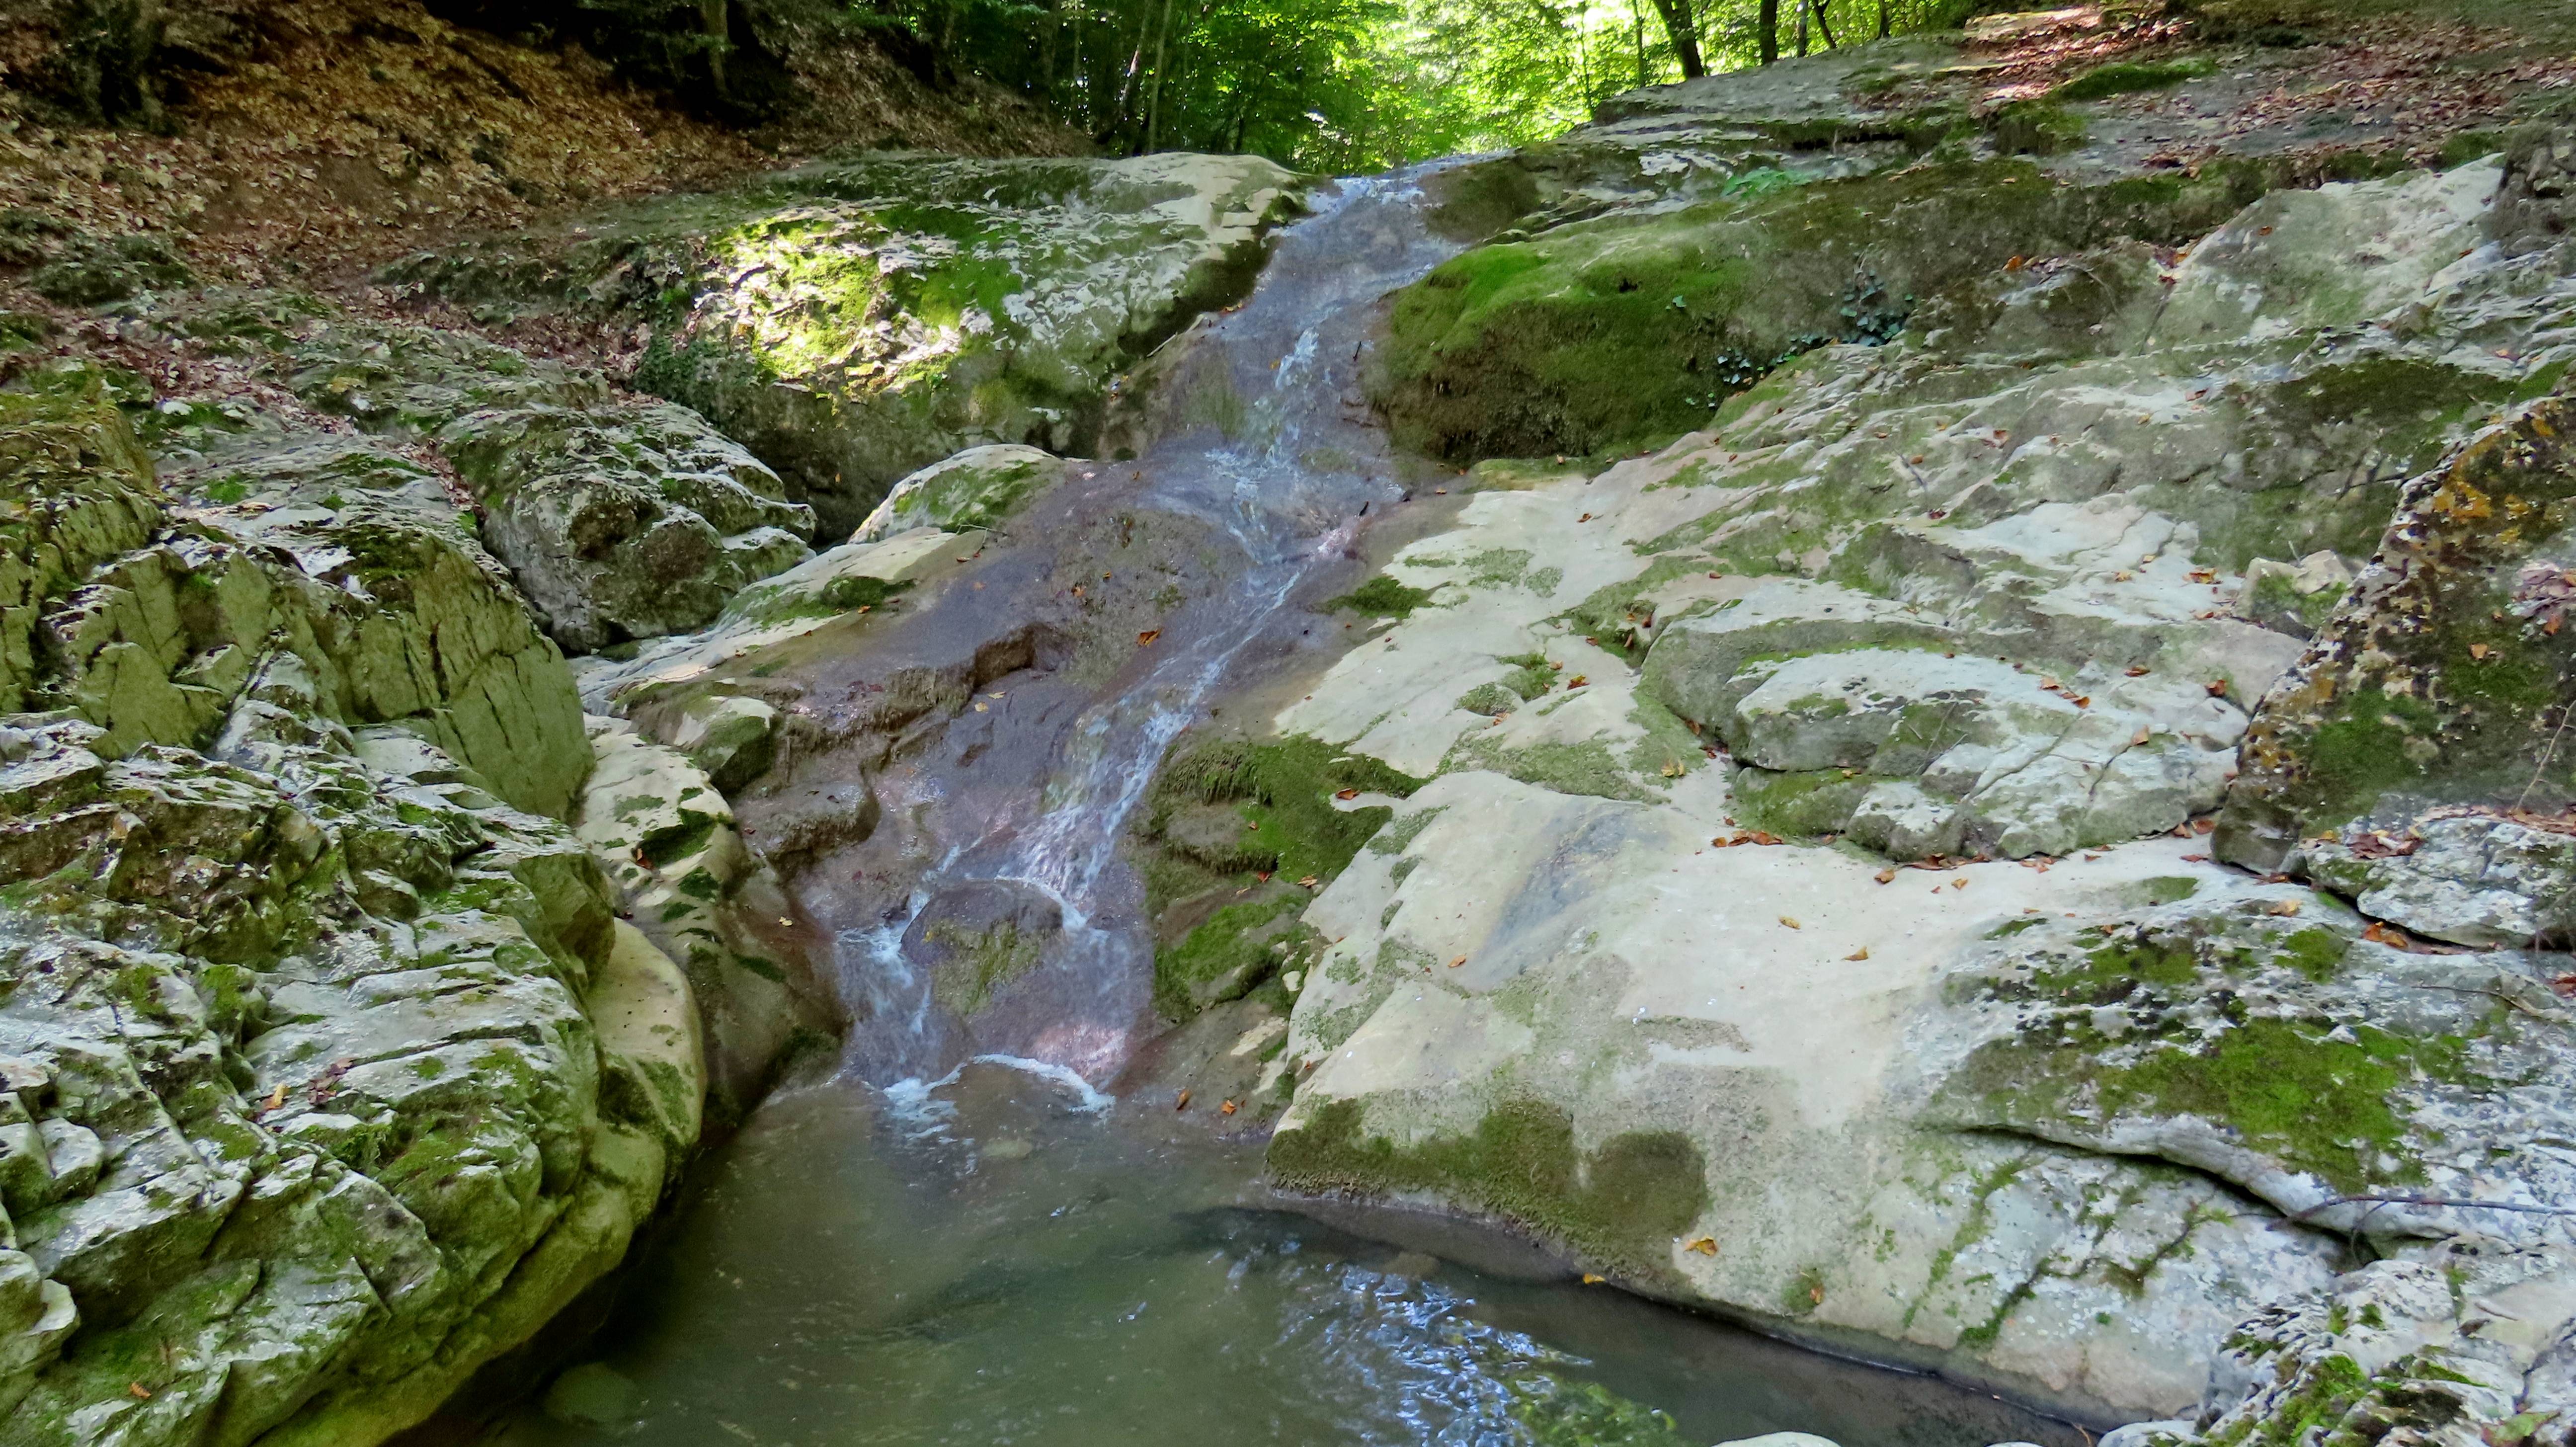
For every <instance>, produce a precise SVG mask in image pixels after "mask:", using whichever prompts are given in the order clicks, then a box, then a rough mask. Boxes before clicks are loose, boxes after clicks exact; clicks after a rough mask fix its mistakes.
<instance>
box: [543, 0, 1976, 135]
mask: <svg viewBox="0 0 2576 1447" xmlns="http://www.w3.org/2000/svg"><path fill="white" fill-rule="evenodd" d="M585 3H598V4H603V5H615V6H624V7H630V8H636V9H650V8H655V7H667V5H668V4H669V0H585ZM766 3H773V4H774V3H779V0H766ZM1778 8H1779V10H1781V11H1783V12H1788V13H1789V16H1790V18H1787V19H1784V20H1783V21H1782V24H1783V26H1784V27H1785V28H1784V29H1783V31H1782V32H1781V33H1780V35H1779V37H1778V48H1779V50H1780V52H1781V53H1782V54H1791V53H1803V51H1804V50H1805V49H1806V48H1808V45H1810V44H1812V45H1813V47H1814V48H1817V49H1822V48H1823V47H1824V46H1825V45H1826V44H1827V43H1828V42H1827V40H1826V38H1825V34H1824V28H1823V27H1817V28H1816V29H1815V30H1814V31H1813V33H1812V34H1810V33H1809V32H1808V30H1807V29H1806V28H1805V27H1804V26H1802V25H1801V24H1800V23H1799V22H1798V21H1797V20H1796V19H1795V18H1794V17H1795V12H1796V10H1797V7H1796V6H1793V5H1782V6H1780V7H1778ZM1974 8H1975V6H1974V5H1973V4H1971V3H1968V0H1886V3H1884V4H1875V3H1873V4H1867V5H1861V4H1852V3H1845V4H1842V5H1838V6H1832V7H1829V13H1834V12H1839V13H1838V14H1834V18H1833V20H1832V22H1831V23H1832V25H1833V27H1834V28H1835V31H1836V34H1835V36H1834V42H1835V43H1842V44H1849V43H1852V42H1853V41H1856V40H1863V39H1873V38H1876V35H1877V34H1878V31H1879V26H1880V22H1881V17H1884V22H1885V25H1886V28H1887V30H1888V31H1889V32H1890V33H1907V32H1913V31H1921V30H1937V29H1946V28H1950V27H1953V26H1956V25H1957V24H1958V23H1959V21H1960V19H1961V18H1962V16H1963V15H1964V14H1966V13H1967V12H1968V11H1970V10H1972V9H1974ZM1760 13H1761V7H1760V4H1759V0H1700V3H1698V4H1696V5H1692V4H1687V3H1671V4H1663V5H1647V4H1644V3H1642V0H1241V3H1230V4H1224V5H1196V6H1183V5H1174V4H1170V3H1164V0H1096V3H1090V4H1080V5H1077V4H1072V3H1068V0H892V3H890V4H886V5H884V6H883V7H882V8H878V9H872V10H868V11H865V12H862V18H863V19H864V20H866V21H867V22H869V23H873V24H879V25H886V26H894V27H900V29H901V30H902V31H903V32H905V33H906V34H907V35H908V36H910V37H912V38H914V39H915V40H916V41H917V43H919V44H921V45H923V46H926V47H927V48H928V49H929V50H931V51H933V52H935V53H936V54H937V56H938V57H939V59H940V61H941V62H942V63H945V64H953V65H954V66H955V67H956V68H957V69H959V70H962V71H966V72H969V73H972V74H976V75H980V76H983V77H985V78H987V79H990V80H994V81H998V82H1000V83H1002V84H1004V85H1006V86H1008V87H1010V88H1011V89H1013V90H1016V91H1018V92H1020V93H1021V94H1023V95H1026V96H1029V97H1031V98H1033V99H1035V100H1037V101H1038V102H1039V103H1040V104H1042V105H1043V106H1045V107H1046V108H1047V109H1048V110H1049V111H1051V112H1052V113H1054V114H1055V115H1056V116H1058V117H1059V118H1061V119H1062V120H1064V121H1065V122H1066V123H1068V124H1070V125H1072V126H1074V127H1076V128H1078V129H1080V130H1082V131H1084V132H1086V133H1088V134H1089V135H1090V136H1092V137H1093V138H1094V139H1095V140H1096V141H1097V142H1099V143H1100V144H1101V145H1102V146H1103V147H1104V148H1105V149H1108V150H1112V151H1150V150H1204V151H1251V152H1256V153H1259V154H1261V155H1266V156H1269V157H1271V158H1273V159H1275V160H1278V161H1281V162H1283V163H1285V164H1288V165H1292V166H1297V167H1300V168H1303V169H1309V170H1319V171H1334V172H1352V171H1368V170H1375V169H1379V168H1381V167H1385V166H1390V165H1396V164H1400V163H1402V162H1406V161H1413V160H1421V159H1425V158H1428V157H1431V156H1439V155H1449V154H1455V153H1458V152H1465V151H1479V150H1492V149H1499V148H1503V147H1509V146H1518V145H1524V144H1527V143H1529V142H1531V141H1535V140H1539V139H1542V138H1544V137H1546V136H1550V135H1554V134H1556V133H1558V132H1561V131H1563V130H1566V129H1567V128H1569V127H1571V126H1574V125H1577V124H1580V123H1581V122H1583V121H1586V120H1589V119H1590V118H1591V117H1592V115H1593V114H1594V112H1595V111H1596V110H1597V109H1598V108H1599V107H1600V106H1601V105H1602V104H1603V103H1604V102H1606V101H1608V100H1610V99H1611V98H1612V97H1614V96H1616V95H1618V94H1620V93H1622V92H1624V91H1628V90H1632V89H1635V88H1637V87H1639V86H1647V85H1659V84H1663V83H1666V82H1669V81H1674V80H1679V79H1681V78H1682V77H1683V74H1684V60H1683V55H1684V51H1685V49H1686V48H1687V49H1695V50H1696V51H1697V52H1699V53H1700V54H1701V55H1703V56H1704V57H1705V58H1706V62H1707V64H1708V66H1709V68H1711V69H1717V70H1724V69H1730V68H1734V67H1738V66H1744V65H1751V64H1754V63H1755V62H1756V61H1757V60H1758V58H1759V56H1760V53H1761V49H1762V46H1761V42H1760V38H1759V33H1758V17H1759V15H1760ZM1673 17H1677V18H1678V23H1679V25H1680V27H1681V28H1680V30H1679V32H1678V33H1677V32H1676V30H1675V29H1674V23H1675V21H1674V18H1673ZM1801 37H1805V39H1804V41H1802V38H1801Z"/></svg>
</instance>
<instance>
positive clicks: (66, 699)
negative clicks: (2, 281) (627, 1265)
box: [0, 394, 706, 1444]
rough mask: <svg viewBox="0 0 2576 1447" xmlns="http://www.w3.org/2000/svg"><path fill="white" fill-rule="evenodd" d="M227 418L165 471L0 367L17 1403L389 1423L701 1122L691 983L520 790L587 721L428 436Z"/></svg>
mask: <svg viewBox="0 0 2576 1447" xmlns="http://www.w3.org/2000/svg"><path fill="white" fill-rule="evenodd" d="M227 432H228V433H229V434H232V435H228V436H227V437H225V438H224V439H222V440H221V441H220V442H219V443H218V444H216V445H211V446H210V447H209V448H208V450H207V451H205V452H203V453H200V454H198V455H196V456H195V457H194V458H193V459H192V460H191V461H190V462H189V463H188V465H186V466H182V467H176V468H173V469H171V470H170V471H169V473H168V474H167V475H166V476H162V477H158V478H156V477H155V475H154V468H153V465H152V463H151V461H150V460H149V459H148V458H146V457H145V456H144V455H143V453H142V451H141V450H140V448H139V447H138V446H137V445H136V443H135V441H134V439H133V437H132V436H131V434H130V433H129V431H128V429H127V427H126V424H125V423H124V422H123V420H121V417H120V414H119V413H118V412H117V411H116V410H115V409H114V408H112V407H109V406H106V405H102V404H98V403H94V402H90V401H86V400H81V399H79V398H78V397H75V396H70V395H59V394H58V395H45V396H9V397H5V398H0V489H5V490H6V493H7V496H8V497H9V499H10V507H9V509H8V512H9V517H10V519H11V521H10V522H9V523H7V524H6V525H5V527H6V531H5V536H6V538H7V540H8V548H7V550H6V552H5V553H0V558H5V560H6V561H5V563H0V569H5V570H6V571H5V576H6V578H7V581H8V585H9V587H10V588H11V590H12V591H11V592H10V594H9V595H8V606H7V607H6V609H5V611H0V628H5V630H6V631H5V632H0V643H5V647H0V659H5V660H6V661H7V662H8V664H9V669H10V671H9V673H8V674H7V681H8V693H7V695H6V697H5V700H0V708H5V709H6V712H0V876H5V877H6V878H7V879H8V880H9V881H10V887H9V890H8V893H7V898H6V899H5V900H0V915H5V920H0V936H5V938H6V940H7V943H6V944H5V946H0V1086H5V1090H0V1405H5V1407H6V1408H7V1410H8V1411H9V1412H10V1419H9V1420H10V1428H9V1431H8V1433H7V1434H6V1435H7V1436H8V1437H9V1439H10V1440H11V1441H23V1442H28V1443H64V1444H70V1443H76V1442H98V1441H111V1440H112V1441H119V1442H129V1443H137V1444H159V1443H182V1442H187V1443H197V1442H249V1441H253V1440H259V1441H264V1442H272V1443H294V1442H312V1443H349V1442H370V1441H376V1440H380V1439H382V1438H384V1437H386V1436H388V1435H391V1434H392V1433H394V1432H397V1431H400V1430H402V1429H403V1428H405V1427H408V1426H410V1425H411V1424H413V1423H415V1422H417V1421H419V1420H420V1419H421V1418H423V1417H425V1416H426V1415H427V1414H428V1413H429V1412H430V1411H432V1410H433V1409H434V1408H435V1407H436V1406H437V1405H438V1403H439V1402H440V1401H442V1400H443V1399H444V1398H445V1397H446V1396H447V1395H448V1394H449V1393H451V1392H452V1391H454V1390H455V1389H456V1388H457V1387H458V1386H460V1385H462V1384H463V1383H464V1382H465V1381H466V1380H467V1379H468V1378H469V1377H470V1376H471V1375H472V1374H473V1373H474V1372H475V1371H476V1369H477V1368H479V1367H480V1366H481V1365H482V1364H483V1363H485V1362H486V1361H488V1360H490V1359H491V1358H493V1357H494V1356H496V1355H498V1354H499V1353H502V1352H504V1351H507V1350H510V1349H512V1348H514V1347H517V1346H519V1345H520V1344H522V1343H524V1342H525V1341H527V1340H528V1339H529V1338H530V1337H531V1336H532V1335H533V1334H534V1333H535V1332H536V1331H537V1330H538V1329H539V1328H540V1327H541V1326H543V1325H544V1324H545V1323H546V1321H548V1320H549V1319H550V1318H551V1317H553V1316H554V1315H555V1313H556V1312H558V1311H559V1310H560V1309H561V1308H562V1307H563V1306H564V1305H566V1304H568V1303H569V1302H570V1301H571V1300H572V1299H573V1297H574V1296H576V1295H577V1294H578V1293H579V1292H580V1291H581V1290H583V1289H584V1288H585V1287H586V1286H588V1285H589V1284H590V1283H591V1282H593V1281H595V1280H596V1279H597V1278H598V1277H599V1276H600V1275H601V1274H603V1273H604V1272H606V1271H607V1270H608V1269H609V1268H611V1267H612V1266H614V1265H615V1264H616V1263H617V1262H618V1261H619V1260H620V1259H621V1258H622V1257H623V1255H624V1253H625V1250H626V1246H627V1243H628V1241H629V1239H630V1238H631V1236H632V1234H633V1232H634V1231H635V1229H636V1228H637V1227H638V1226H639V1225H641V1223H642V1222H643V1221H644V1220H645V1219H646V1218H647V1217H648V1216H649V1215H650V1213H651V1212H652V1211H653V1210H654V1209H655V1207H656V1206H657V1205H658V1203H659V1201H660V1200H661V1198H662V1196H663V1193H664V1192H665V1190H666V1189H667V1188H668V1186H669V1185H670V1184H671V1182H672V1180H673V1179H674V1175H675V1172H676V1170H677V1168H678V1166H679V1164H680V1162H681V1160H682V1159H683V1158H684V1156H685V1155H686V1153H687V1152H688V1151H689V1150H690V1149H691V1148H692V1147H693V1145H694V1144H695V1142H696V1139H697V1136H698V1132H699V1110H700V1100H701V1098H702V1097H703V1095H704V1093H705V1083H706V1075H705V1068H704V1065H703V1062H702V1059H701V1053H702V1052H701V1046H700V1042H699V1038H698V1034H697V1012H696V1008H695V1005H694V1004H693V1002H692V1001H691V1000H690V997H689V991H688V986H687V982H686V980H685V978H684V977H683V976H682V975H681V973H680V971H679V970H678V968H677V967H676V966H675V965H673V964H672V963H671V962H670V961H669V960H668V959H667V958H664V957H663V956H662V955H661V954H660V953H659V951H658V950H656V949H655V948H654V947H653V946H652V944H651V943H650V942H649V941H646V940H645V939H644V938H643V936H642V935H640V934H638V933H636V932H635V931H633V930H631V929H626V928H624V927H622V926H619V925H618V924H617V922H616V920H615V918H614V913H613V910H614V896H613V895H612V893H611V892H610V889H609V887H608V885H607V882H606V881H605V880H604V879H603V877H602V876H601V874H600V871H599V868H598V865H597V864H596V863H595V862H594V861H593V859H592V858H591V856H590V854H589V852H588V851H587V850H586V849H585V848H584V847H583V845H582V843H581V841H580V840H578V839H577V838H575V837H574V835H573V834H572V832H571V831H570V830H569V829H567V828H566V827H565V826H564V825H562V824H560V823H558V822H556V821H555V820H554V819H553V818H549V817H546V816H547V815H548V814H560V813H561V812H563V811H564V810H565V809H566V808H567V806H568V805H569V804H571V803H572V802H573V800H574V797H575V794H576V791H577V789H578V786H579V785H580V783H581V781H582V779H583V777H584V775H585V774H586V773H587V772H588V771H589V764H590V760H589V749H588V747H587V745H586V742H585V741H584V739H583V738H582V734H581V731H580V730H581V715H580V710H579V702H578V698H577V696H576V694H575V693H574V689H573V683H572V678H571V675H570V671H569V670H568V669H567V667H566V666H565V663H564V660H563V657H562V655H561V654H560V653H559V652H558V651H557V650H556V647H555V645H554V644H553V643H552V642H550V641H549V640H548V639H547V638H546V637H545V635H544V634H543V633H542V632H541V631H539V629H538V628H537V627H536V625H535V623H534V621H533V620H532V619H531V618H530V617H529V615H528V612H527V610H526V607H525V605H524V604H523V603H522V602H521V601H520V600H519V598H518V596H517V594H516V592H515V591H514V590H513V589H512V587H511V585H510V581H509V577H508V575H507V573H506V572H504V571H503V569H502V568H501V567H500V565H499V564H498V563H497V562H496V561H495V560H494V559H493V558H492V557H491V556H490V555H488V554H486V553H485V552H484V551H483V549H482V548H481V546H480V545H479V544H478V543H477V542H476V541H475V538H474V535H473V533H472V531H471V529H470V528H469V527H466V526H464V525H463V524H462V523H461V521H460V515H459V512H458V509H457V507H456V505H455V503H454V502H453V501H452V499H450V498H449V496H448V495H447V492H446V488H445V485H444V484H443V482H442V480H441V479H440V478H439V476H438V475H437V474H436V473H434V472H432V471H430V470H429V469H428V468H426V467H424V466H422V465H421V464H420V463H418V462H417V461H415V460H413V459H411V458H407V457H405V456H402V455H400V454H398V453H396V452H394V451H392V450H389V449H387V448H385V447H384V446H382V445H380V444H375V443H370V442H366V441H363V440H360V439H354V438H350V437H346V436H325V435H319V434H314V433H296V432H290V431H284V430H281V429H280V428H278V427H277V426H276V425H275V424H274V423H264V424H263V425H260V426H255V427H251V428H248V429H247V430H244V429H242V428H241V427H238V426H235V427H232V428H229V429H227ZM30 708H44V709H47V710H49V711H47V712H28V711H26V710H28V709H30ZM568 746H569V747H568Z"/></svg>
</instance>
